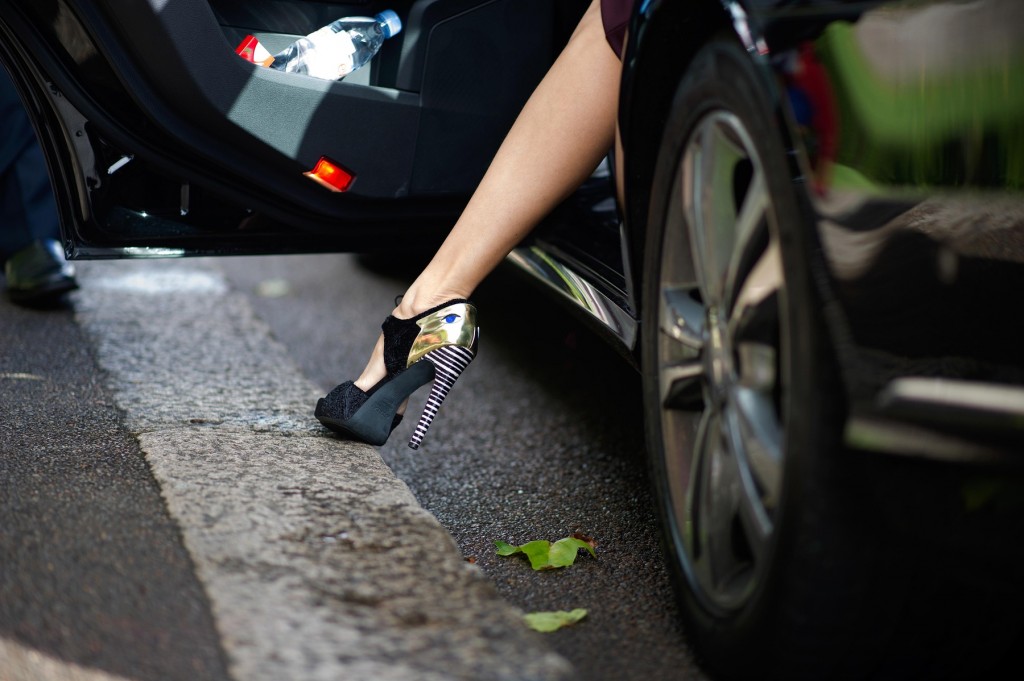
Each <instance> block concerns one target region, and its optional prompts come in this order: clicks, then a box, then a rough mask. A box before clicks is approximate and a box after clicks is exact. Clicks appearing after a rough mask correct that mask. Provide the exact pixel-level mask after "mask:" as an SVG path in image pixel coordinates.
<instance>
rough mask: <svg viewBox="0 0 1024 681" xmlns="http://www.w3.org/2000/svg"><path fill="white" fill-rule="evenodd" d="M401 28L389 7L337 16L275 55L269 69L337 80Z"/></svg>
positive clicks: (358, 64)
mask: <svg viewBox="0 0 1024 681" xmlns="http://www.w3.org/2000/svg"><path fill="white" fill-rule="evenodd" d="M401 30H402V21H401V19H399V18H398V15H397V14H395V12H393V11H392V10H389V9H386V10H384V11H383V12H381V13H380V14H378V15H377V16H374V17H345V18H343V19H338V20H337V21H334V22H331V23H330V24H327V25H326V26H324V27H323V28H321V29H318V30H316V31H314V32H313V33H310V34H309V35H307V36H306V37H304V38H299V39H298V40H296V41H295V42H294V43H292V44H291V45H289V46H288V47H286V48H285V49H284V50H283V51H281V52H279V53H277V54H275V55H274V61H273V62H272V63H271V64H270V68H272V69H277V70H278V71H284V72H286V73H302V74H305V75H307V76H313V77H314V78H324V79H326V80H337V79H339V78H343V77H344V76H347V75H348V74H350V73H352V72H353V71H355V70H356V69H358V68H359V67H361V66H363V65H364V64H366V63H367V62H369V61H370V59H372V58H373V55H375V54H377V52H378V50H380V46H381V45H382V44H383V43H384V41H385V40H387V39H388V38H390V37H392V36H394V35H397V34H398V33H399V31H401Z"/></svg>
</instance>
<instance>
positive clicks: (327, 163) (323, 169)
mask: <svg viewBox="0 0 1024 681" xmlns="http://www.w3.org/2000/svg"><path fill="white" fill-rule="evenodd" d="M302 174H303V175H305V176H306V177H308V178H309V179H312V180H315V181H317V182H319V183H321V184H323V185H324V186H326V187H327V188H329V189H331V190H332V191H345V190H347V189H348V187H350V186H352V181H353V180H355V175H353V174H352V173H350V172H348V171H347V170H345V169H344V168H342V167H341V166H339V165H338V164H337V163H335V162H334V161H332V160H331V159H329V158H327V157H326V156H322V157H321V160H319V161H317V162H316V165H315V166H313V169H312V170H310V171H308V172H305V173H302Z"/></svg>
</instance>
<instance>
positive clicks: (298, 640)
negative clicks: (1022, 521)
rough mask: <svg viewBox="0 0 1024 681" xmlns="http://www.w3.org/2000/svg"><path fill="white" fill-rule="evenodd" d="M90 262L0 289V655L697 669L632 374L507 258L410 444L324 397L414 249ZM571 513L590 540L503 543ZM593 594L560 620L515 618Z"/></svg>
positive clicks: (138, 665)
mask: <svg viewBox="0 0 1024 681" xmlns="http://www.w3.org/2000/svg"><path fill="white" fill-rule="evenodd" d="M79 271H80V282H81V284H82V290H81V291H79V292H77V293H75V294H74V295H73V296H71V305H70V306H68V307H65V308H62V309H56V310H48V311H26V310H21V309H18V308H15V307H13V306H11V305H9V304H8V303H6V301H3V300H0V415H2V419H0V492H2V493H0V551H2V557H3V561H2V562H0V678H2V679H4V681H8V679H10V680H12V681H22V680H23V679H26V680H27V679H32V680H33V681H34V680H36V679H44V680H46V681H49V680H51V679H61V680H64V679H73V680H74V681H121V680H122V679H126V678H130V679H139V680H149V679H153V680H158V679H159V680H161V681H163V680H165V679H166V680H170V679H183V680H184V679H193V678H202V679H208V678H209V679H216V678H235V679H239V680H241V679H245V680H246V681H263V680H264V679H266V680H267V681H278V680H279V679H282V678H294V679H304V680H305V679H309V680H313V679H334V678H374V679H380V680H381V681H387V680H390V679H394V680H395V681H411V680H413V679H415V681H450V680H452V679H477V678H489V679H495V680H496V681H504V680H507V681H519V680H520V679H531V680H532V679H537V680H538V681H542V680H547V679H550V680H552V681H556V680H557V681H562V680H563V679H568V678H580V677H583V678H590V679H595V680H598V681H600V680H602V679H609V680H610V679H615V680H619V679H645V680H657V679H673V680H674V679H682V680H684V681H685V680H689V679H703V678H705V677H704V676H703V675H702V674H701V672H700V671H699V670H698V668H697V667H696V665H695V663H694V661H693V659H692V655H691V653H690V652H689V650H688V648H687V646H686V641H685V637H684V633H683V631H682V629H681V626H680V622H679V615H678V611H677V610H676V607H675V605H674V599H673V595H672V593H671V589H670V587H669V583H668V578H667V574H666V567H665V564H664V561H663V558H662V554H661V549H660V546H659V539H658V534H657V528H656V524H655V521H654V515H653V512H652V507H651V499H650V498H649V496H648V486H647V479H646V464H645V461H644V452H643V441H642V432H641V431H642V418H641V409H640V398H639V379H638V376H637V375H636V373H635V371H634V370H633V369H632V368H631V367H630V366H629V365H628V364H627V363H626V362H625V360H623V359H622V358H621V357H619V356H617V355H616V354H614V353H613V352H611V351H610V350H609V349H608V348H607V347H606V346H605V345H604V344H603V343H602V342H601V341H600V340H598V339H597V338H596V337H594V336H593V335H592V334H591V333H589V332H588V331H586V330H585V329H583V328H581V327H580V326H579V325H578V324H577V323H576V322H575V321H574V320H573V319H572V318H570V317H569V316H568V315H567V314H566V313H565V310H564V309H562V308H561V307H559V306H557V305H554V304H552V302H551V301H550V300H549V299H548V298H547V297H545V296H544V295H541V294H540V293H539V292H538V291H537V290H536V289H534V288H532V287H530V286H525V285H524V282H523V281H522V280H521V279H519V278H518V277H509V276H507V275H506V274H498V275H496V276H495V277H494V278H493V279H492V280H491V281H490V282H488V284H487V285H486V286H485V287H483V289H482V290H481V291H480V292H479V295H478V296H476V302H477V304H478V307H479V309H480V320H481V325H482V339H481V342H482V346H481V354H480V356H479V358H478V359H477V361H475V362H474V364H473V365H472V366H471V367H470V368H469V370H468V371H467V372H466V374H465V375H464V376H463V377H462V378H461V379H460V381H459V384H458V385H457V386H456V387H455V389H454V390H453V392H452V394H451V395H450V396H449V398H448V401H447V402H446V404H445V405H444V407H443V408H442V411H441V414H440V415H439V417H438V419H437V420H436V421H435V422H434V425H433V426H432V428H431V430H430V432H429V433H428V435H427V439H426V441H425V443H424V446H423V447H422V448H421V449H420V450H419V451H416V452H414V451H413V450H410V449H408V448H407V447H406V445H405V439H406V438H407V437H408V434H409V431H410V430H411V428H412V423H411V422H412V419H410V423H407V424H403V426H402V427H401V428H400V429H399V430H398V431H396V433H395V435H394V437H393V438H392V441H391V442H389V443H388V444H387V445H386V446H385V447H383V448H381V449H380V452H379V454H378V452H377V451H376V450H374V449H373V448H371V447H368V446H366V445H362V444H358V443H350V442H345V441H342V440H340V439H338V438H337V437H335V436H334V435H333V434H331V433H329V432H328V431H326V430H325V429H323V428H322V427H320V425H319V424H318V423H317V422H316V421H315V420H314V419H313V417H312V409H313V405H314V403H315V400H316V398H317V397H318V396H319V395H320V394H322V392H323V391H326V390H327V389H329V388H330V387H332V386H333V385H334V384H335V383H337V382H339V381H341V380H343V379H345V378H347V377H350V376H352V375H354V374H355V373H356V372H357V371H358V370H359V368H360V366H361V364H362V363H363V362H364V361H365V358H366V355H367V353H368V352H369V349H370V348H371V347H372V344H373V342H374V340H375V338H376V335H377V333H378V330H379V326H380V322H381V321H382V317H383V315H385V314H386V313H387V311H388V310H389V309H390V307H391V305H392V304H393V299H394V296H395V294H396V293H398V292H400V291H401V290H403V288H404V286H405V285H406V283H407V281H408V277H409V273H410V272H411V271H413V270H412V269H410V268H408V267H405V268H399V269H398V270H397V271H393V272H390V273H388V272H384V271H382V270H381V269H380V268H367V267H365V266H363V264H362V263H361V262H360V261H359V259H357V258H355V257H353V256H288V257H272V258H237V259H216V260H178V261H152V262H140V263H124V262H103V263H82V264H80V266H79ZM225 273H226V274H225ZM421 392H425V391H421ZM424 399H425V395H416V396H415V397H414V400H413V402H412V404H411V405H410V410H411V411H415V410H417V409H418V408H419V407H420V406H422V401H423V400H424ZM381 457H383V461H382V459H381ZM385 464H386V465H385ZM396 476H397V477H396ZM417 502H418V503H417ZM421 506H422V508H421ZM423 508H425V509H426V510H427V511H429V514H428V513H426V512H424V510H423ZM430 514H433V515H430ZM574 532H582V533H584V534H586V535H589V536H591V537H593V538H594V539H595V540H596V542H597V549H596V554H597V557H596V558H592V557H590V556H589V555H587V554H586V553H581V554H580V555H579V557H578V559H577V561H576V564H575V565H573V566H572V567H570V568H567V569H563V570H557V571H545V572H535V571H533V570H531V569H530V567H529V564H528V563H527V561H526V560H525V558H523V557H522V556H513V557H508V558H502V557H499V556H497V555H496V553H495V549H494V541H496V540H503V541H507V542H510V543H515V544H520V543H524V542H527V541H530V540H534V539H548V540H556V539H559V538H561V537H565V536H567V535H569V534H572V533H574ZM453 538H454V542H453V541H452V539H453ZM470 562H472V563H473V564H470ZM575 608H586V609H587V611H588V615H587V617H586V619H584V620H583V621H582V622H581V623H579V624H577V625H576V626H574V627H571V628H569V629H564V630H561V631H558V632H554V633H551V634H543V635H542V634H536V633H534V632H531V631H529V630H528V629H527V628H526V627H525V626H523V623H522V621H521V613H522V612H524V611H525V612H529V611H537V610H571V609H575Z"/></svg>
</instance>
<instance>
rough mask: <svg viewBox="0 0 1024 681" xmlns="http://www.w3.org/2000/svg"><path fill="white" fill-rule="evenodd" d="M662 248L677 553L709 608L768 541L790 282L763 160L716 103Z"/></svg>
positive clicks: (663, 369) (665, 412)
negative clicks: (783, 317)
mask: <svg viewBox="0 0 1024 681" xmlns="http://www.w3.org/2000/svg"><path fill="white" fill-rule="evenodd" d="M676 177H677V184H676V186H675V188H674V192H673V200H672V202H671V205H670V209H669V213H668V216H667V222H666V225H665V230H664V233H665V237H664V242H663V244H662V246H663V248H662V253H661V281H660V286H659V310H658V322H659V330H658V340H657V363H658V364H657V371H658V380H659V390H660V401H661V409H660V420H661V434H662V451H663V452H664V457H665V459H664V466H665V471H666V479H667V480H668V494H669V504H670V509H669V510H670V513H671V516H672V517H671V520H672V522H673V525H674V529H675V533H674V534H675V541H676V542H677V545H678V546H677V549H678V551H677V553H678V554H679V555H680V556H681V557H682V561H683V568H684V571H685V573H686V577H687V579H688V580H689V582H690V585H691V587H692V590H693V592H694V593H695V594H696V596H697V597H698V599H700V600H701V602H702V603H703V605H704V606H705V607H706V608H708V609H710V610H712V611H715V612H720V613H721V612H728V611H734V610H737V609H739V608H741V607H742V606H743V605H744V604H745V603H746V602H747V601H748V600H749V599H750V597H751V596H752V595H753V594H754V593H755V592H756V587H757V585H758V583H759V581H760V580H762V579H763V577H764V572H765V570H766V569H767V565H768V563H769V562H770V553H771V551H772V548H773V546H774V542H773V538H774V536H775V519H776V515H777V513H776V511H777V508H778V503H779V496H780V492H781V478H782V464H783V457H784V432H783V418H782V407H781V404H782V399H783V395H784V393H785V391H784V389H783V385H782V377H783V376H785V370H784V367H783V366H782V364H781V362H782V361H784V359H785V357H786V354H785V352H783V348H784V338H783V336H784V330H783V325H781V324H780V323H779V320H780V315H781V314H784V310H785V304H786V295H785V293H786V291H785V280H784V276H783V268H782V260H781V254H780V250H779V241H778V230H777V229H776V224H775V212H774V210H773V206H772V200H771V196H770V193H769V190H768V186H767V180H766V177H765V173H764V169H763V165H762V163H761V160H760V158H759V156H758V154H757V151H756V147H755V146H754V144H753V141H752V138H751V136H750V134H749V132H748V131H747V129H746V128H745V126H744V125H743V123H742V121H740V119H738V118H737V117H736V116H735V115H733V114H731V113H729V112H727V111H713V112H710V113H708V114H706V115H705V116H703V117H702V118H701V120H700V121H699V123H698V124H697V126H696V127H695V128H694V130H693V132H692V134H691V136H690V137H689V138H688V140H687V144H686V146H685V148H684V150H683V155H682V158H681V160H680V163H679V167H678V172H677V174H676Z"/></svg>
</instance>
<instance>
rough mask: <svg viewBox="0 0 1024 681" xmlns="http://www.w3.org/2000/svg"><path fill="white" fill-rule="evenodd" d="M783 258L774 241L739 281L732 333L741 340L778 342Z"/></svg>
mask: <svg viewBox="0 0 1024 681" xmlns="http://www.w3.org/2000/svg"><path fill="white" fill-rule="evenodd" d="M783 277H784V273H783V270H782V257H781V254H780V253H779V247H778V243H777V242H776V241H775V240H774V239H772V240H770V241H769V242H768V245H767V247H766V248H765V249H764V250H763V251H762V252H761V254H760V256H759V257H758V258H757V260H756V261H755V262H754V264H753V266H752V267H751V268H750V271H749V272H748V273H747V274H746V276H745V277H744V278H743V279H742V281H741V282H739V284H740V285H739V287H738V289H737V291H736V298H735V302H734V303H733V307H732V310H731V312H730V314H729V332H730V335H731V336H732V337H733V338H736V339H737V340H738V341H744V340H748V339H756V340H761V341H768V340H772V341H774V339H775V337H776V335H777V326H778V324H777V322H778V318H779V310H778V292H779V291H780V290H781V289H782V286H783V282H784V278H783Z"/></svg>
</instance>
